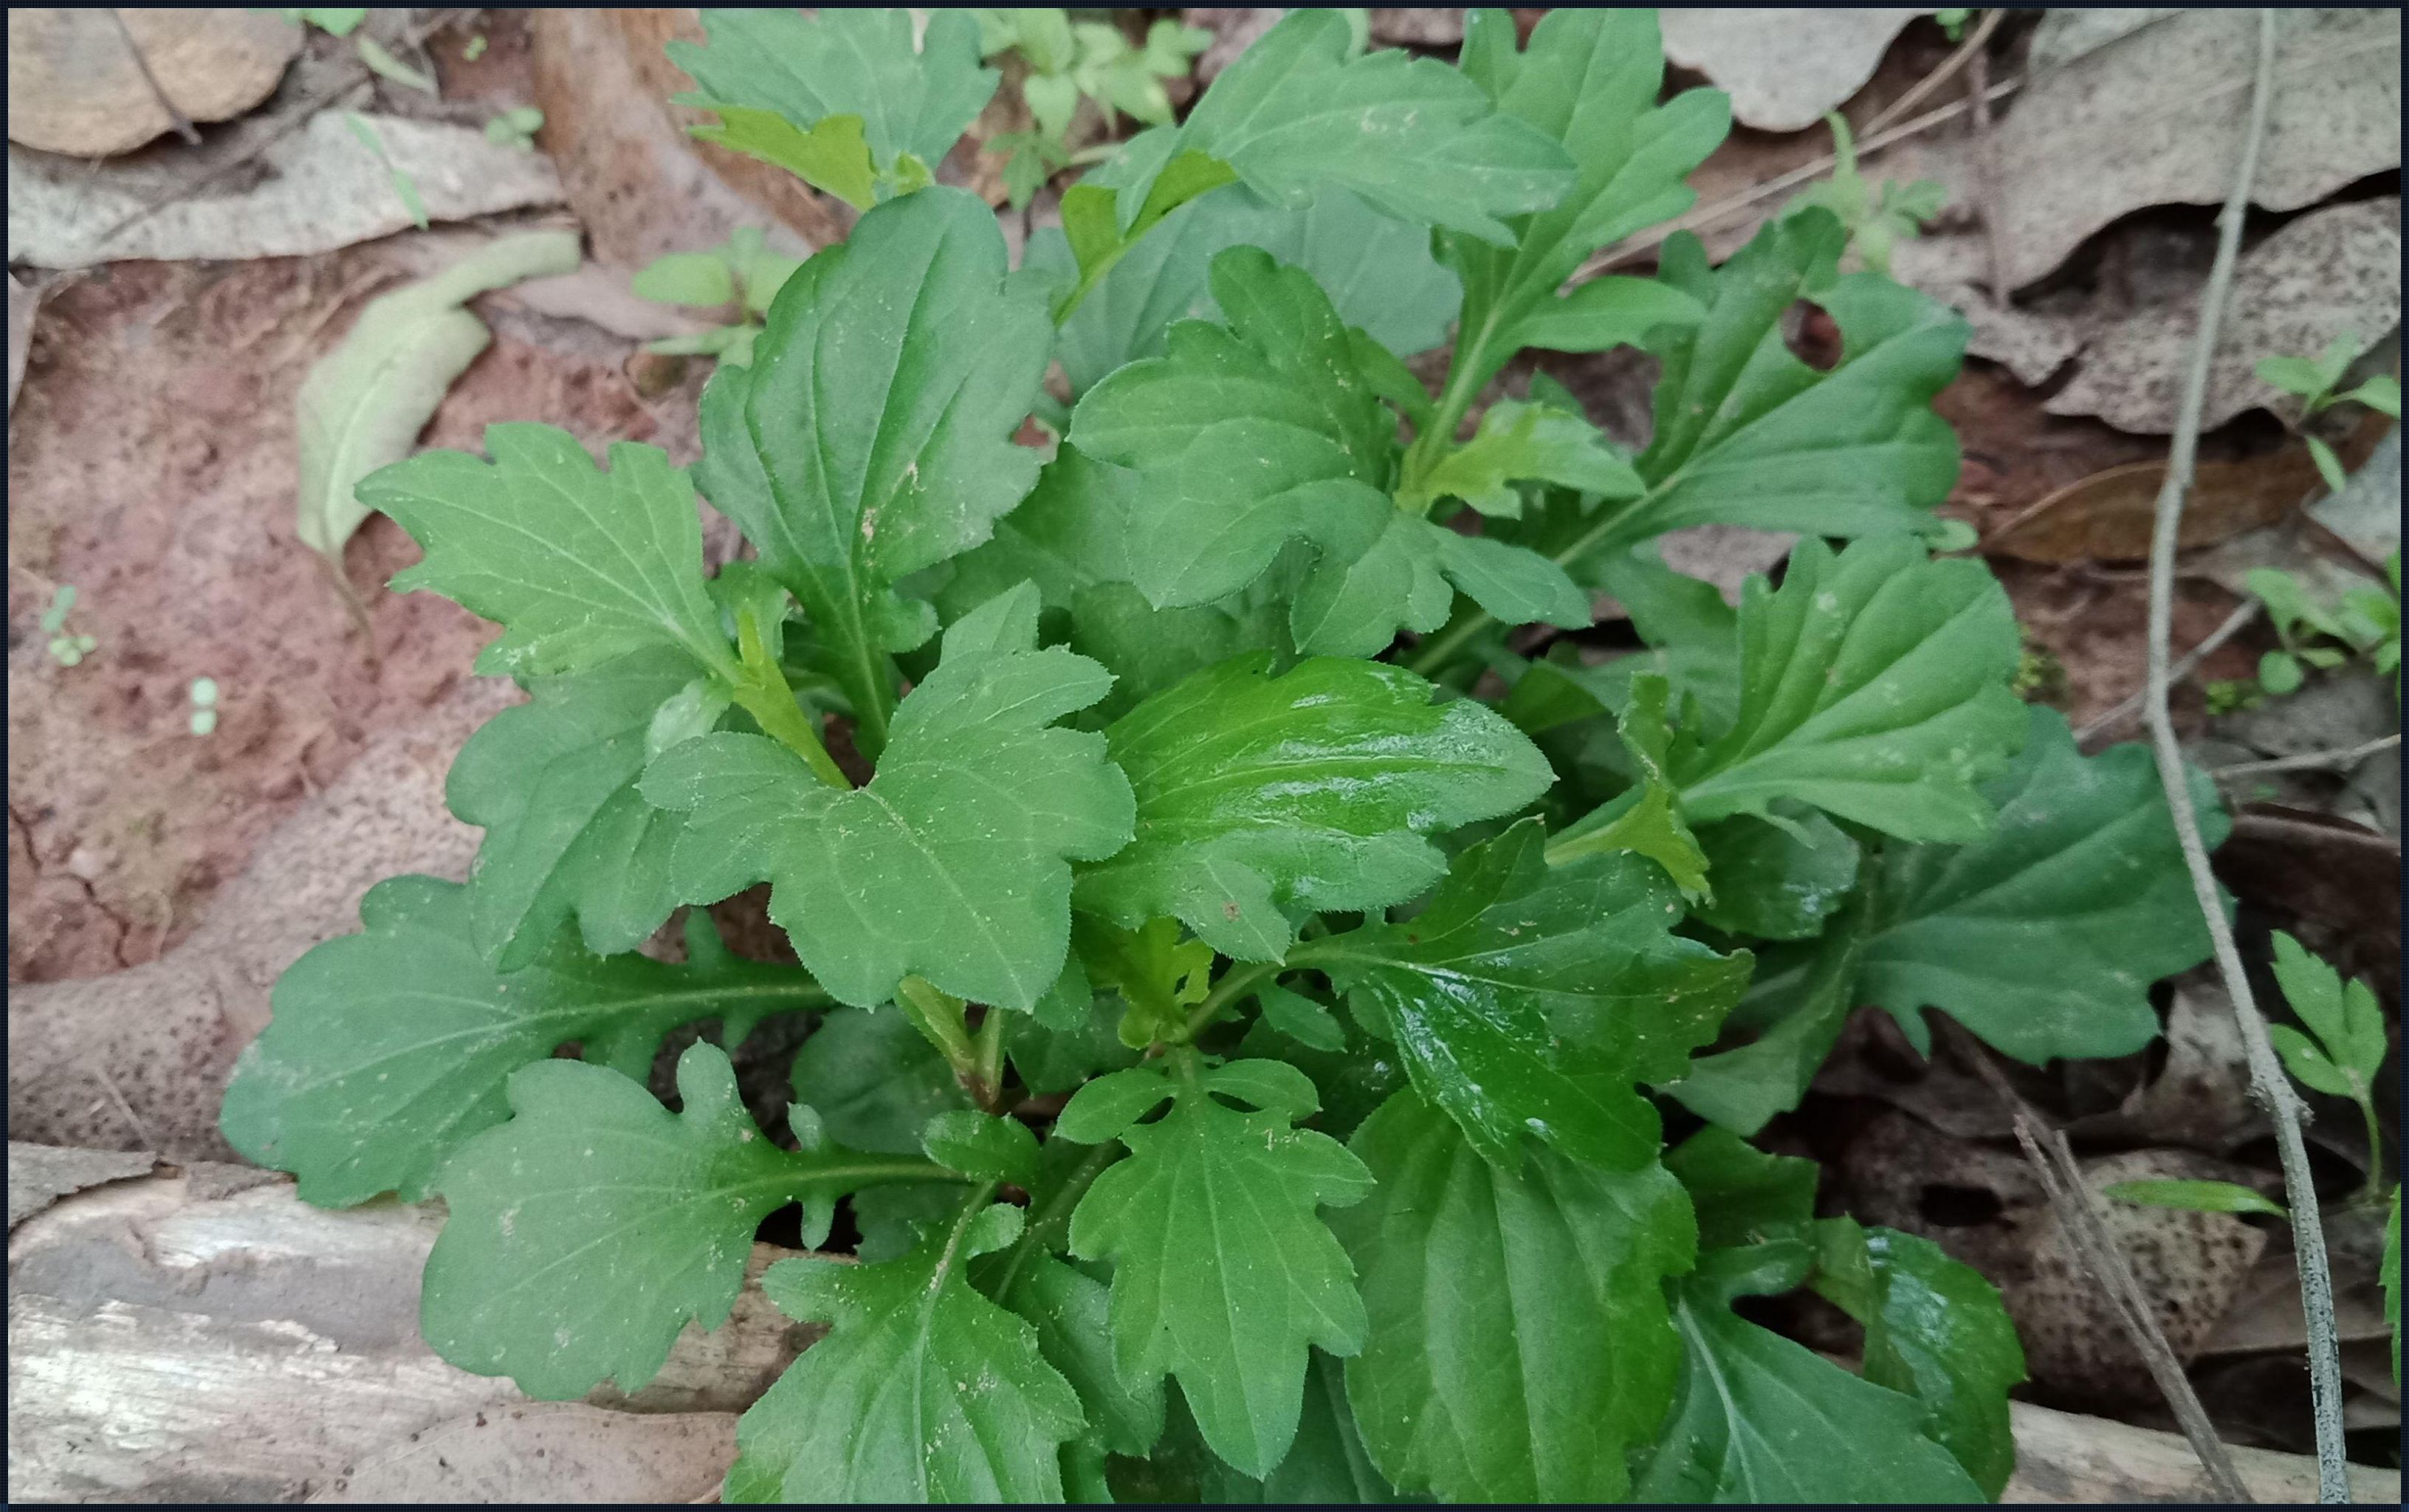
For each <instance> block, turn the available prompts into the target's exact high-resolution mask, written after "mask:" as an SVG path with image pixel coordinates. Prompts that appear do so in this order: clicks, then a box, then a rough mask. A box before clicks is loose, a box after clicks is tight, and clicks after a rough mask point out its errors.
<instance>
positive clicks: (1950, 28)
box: [1932, 7, 1974, 42]
mask: <svg viewBox="0 0 2409 1512" xmlns="http://www.w3.org/2000/svg"><path fill="white" fill-rule="evenodd" d="M1932 19H1933V20H1934V21H1937V22H1940V35H1941V36H1946V37H1947V38H1949V40H1951V41H1952V42H1955V41H1956V40H1957V39H1958V38H1959V37H1962V36H1965V35H1966V23H1967V22H1969V21H1972V20H1973V19H1974V12H1973V11H1971V10H1968V9H1964V8H1962V7H1961V8H1956V9H1950V10H1936V11H1934V12H1933V13H1932Z"/></svg>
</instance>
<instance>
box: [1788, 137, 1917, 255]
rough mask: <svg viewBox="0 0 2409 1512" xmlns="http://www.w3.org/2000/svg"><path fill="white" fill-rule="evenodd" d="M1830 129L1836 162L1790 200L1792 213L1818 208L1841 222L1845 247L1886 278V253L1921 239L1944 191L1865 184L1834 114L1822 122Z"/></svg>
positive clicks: (1912, 185) (1854, 150)
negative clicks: (1846, 235)
mask: <svg viewBox="0 0 2409 1512" xmlns="http://www.w3.org/2000/svg"><path fill="white" fill-rule="evenodd" d="M1824 122H1825V125H1828V126H1829V127H1831V128H1832V155H1833V156H1834V157H1835V158H1837V159H1838V160H1839V161H1838V163H1837V165H1836V166H1834V167H1833V169H1832V176H1831V177H1830V178H1829V179H1826V180H1824V181H1823V182H1821V183H1818V184H1815V185H1813V186H1812V187H1810V188H1809V189H1807V190H1806V191H1805V192H1804V193H1802V194H1799V195H1798V196H1797V197H1796V199H1794V200H1792V201H1791V206H1792V208H1793V209H1798V208H1801V207H1805V206H1810V205H1820V206H1822V207H1823V208H1824V209H1827V210H1830V211H1831V212H1832V213H1833V214H1834V215H1837V216H1839V218H1840V223H1841V224H1842V225H1844V226H1846V227H1847V228H1848V230H1849V237H1850V243H1849V244H1850V248H1851V250H1852V251H1853V252H1855V254H1856V256H1857V258H1858V260H1859V261H1860V262H1861V263H1862V264H1863V265H1864V266H1867V267H1868V268H1871V269H1872V270H1873V271H1875V272H1877V273H1880V274H1882V275H1884V276H1888V274H1889V273H1890V254H1891V249H1892V248H1893V247H1895V246H1896V245H1897V244H1898V243H1899V242H1901V241H1911V240H1913V239H1914V238H1916V237H1918V236H1919V235H1921V234H1922V233H1923V230H1924V225H1925V223H1926V222H1927V221H1930V220H1931V219H1932V218H1933V217H1934V216H1936V215H1939V214H1940V209H1941V207H1942V206H1943V205H1944V204H1946V203H1947V202H1948V194H1949V192H1948V190H1947V189H1945V188H1943V187H1942V186H1941V185H1940V184H1939V183H1936V182H1935V181H1933V180H1930V179H1918V180H1915V181H1914V182H1913V183H1905V184H1903V183H1900V182H1898V181H1897V180H1894V179H1884V180H1880V181H1879V182H1874V183H1868V181H1867V180H1866V178H1865V176H1864V175H1863V174H1861V173H1859V172H1858V171H1857V146H1856V140H1855V138H1854V137H1853V136H1852V135H1851V134H1850V131H1849V122H1848V121H1847V119H1846V118H1844V117H1843V116H1842V115H1841V114H1840V112H1839V111H1838V110H1834V111H1831V112H1830V113H1828V114H1827V115H1825V117H1824Z"/></svg>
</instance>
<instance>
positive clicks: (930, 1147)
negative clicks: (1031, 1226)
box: [920, 1108, 1037, 1188]
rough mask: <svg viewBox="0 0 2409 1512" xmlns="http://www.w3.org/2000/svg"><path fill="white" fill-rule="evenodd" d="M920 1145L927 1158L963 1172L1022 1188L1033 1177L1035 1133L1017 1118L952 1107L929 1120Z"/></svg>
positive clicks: (1035, 1146) (1034, 1172)
mask: <svg viewBox="0 0 2409 1512" xmlns="http://www.w3.org/2000/svg"><path fill="white" fill-rule="evenodd" d="M920 1147H921V1148H922V1149H924V1150H926V1151H927V1152H928V1155H929V1159H931V1160H934V1161H936V1162H937V1163H938V1164H939V1165H942V1166H944V1167H945V1168H946V1169H947V1170H950V1171H959V1172H961V1173H962V1174H964V1175H970V1176H977V1177H980V1178H982V1179H984V1180H988V1181H1008V1182H1011V1183H1012V1184H1013V1185H1014V1186H1016V1187H1024V1188H1025V1187H1029V1186H1031V1185H1033V1184H1034V1183H1035V1182H1036V1180H1037V1136H1036V1135H1035V1134H1032V1133H1031V1132H1030V1131H1029V1126H1028V1125H1027V1124H1025V1123H1021V1122H1019V1121H1018V1120H1017V1119H1013V1118H1002V1117H995V1116H989V1115H988V1114H984V1113H974V1112H972V1111H971V1110H970V1109H968V1108H956V1109H952V1110H950V1111H947V1112H945V1113H941V1114H938V1115H937V1116H935V1117H933V1118H931V1119H930V1120H929V1127H928V1130H926V1131H925V1132H924V1133H923V1134H922V1135H921V1136H920Z"/></svg>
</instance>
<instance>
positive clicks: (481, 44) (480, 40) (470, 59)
mask: <svg viewBox="0 0 2409 1512" xmlns="http://www.w3.org/2000/svg"><path fill="white" fill-rule="evenodd" d="M484 55H485V34H484V33H483V32H479V33H478V34H477V35H476V36H472V37H470V38H469V41H468V44H467V45H466V46H465V47H463V48H461V50H460V61H461V62H462V63H474V62H476V61H477V60H478V59H479V58H482V57H483V56H484Z"/></svg>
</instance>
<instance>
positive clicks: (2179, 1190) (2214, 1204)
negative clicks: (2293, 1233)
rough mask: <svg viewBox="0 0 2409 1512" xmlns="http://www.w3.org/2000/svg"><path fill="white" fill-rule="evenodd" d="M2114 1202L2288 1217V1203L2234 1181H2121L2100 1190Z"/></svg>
mask: <svg viewBox="0 0 2409 1512" xmlns="http://www.w3.org/2000/svg"><path fill="white" fill-rule="evenodd" d="M2099 1194H2100V1195H2101V1196H2102V1197H2105V1198H2107V1199H2108V1200H2109V1201H2111V1202H2130V1203H2132V1204H2133V1205H2134V1206H2136V1207H2174V1208H2182V1209H2184V1210H2185V1211H2186V1212H2191V1213H2263V1214H2265V1215H2267V1216H2268V1217H2277V1218H2280V1217H2288V1215H2287V1214H2286V1212H2285V1211H2284V1204H2283V1203H2281V1202H2271V1201H2269V1200H2268V1199H2267V1198H2266V1197H2264V1196H2262V1195H2261V1194H2259V1193H2258V1192H2257V1191H2254V1190H2252V1189H2251V1188H2248V1187H2243V1186H2240V1185H2237V1184H2236V1183H2234V1182H2230V1181H2118V1182H2112V1183H2110V1184H2109V1185H2108V1186H2106V1187H2103V1188H2100V1190H2099Z"/></svg>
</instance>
